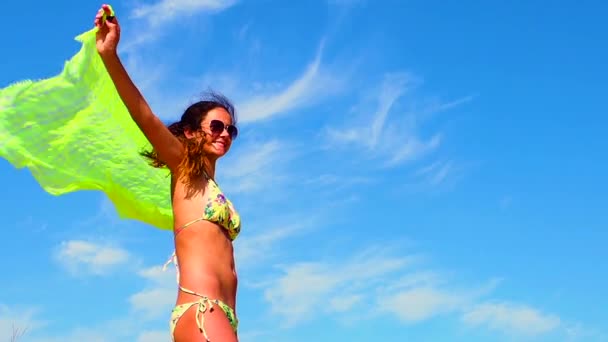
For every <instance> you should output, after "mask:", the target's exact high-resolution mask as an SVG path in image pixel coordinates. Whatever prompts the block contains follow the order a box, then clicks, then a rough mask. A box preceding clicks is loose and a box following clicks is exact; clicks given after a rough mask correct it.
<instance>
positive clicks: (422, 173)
mask: <svg viewBox="0 0 608 342" xmlns="http://www.w3.org/2000/svg"><path fill="white" fill-rule="evenodd" d="M453 169H454V164H453V162H452V161H436V162H434V163H432V164H430V165H428V166H425V167H423V168H421V169H419V170H417V171H416V176H419V177H423V178H424V179H425V180H426V182H427V183H429V184H430V185H433V186H436V185H439V184H441V183H443V182H444V181H445V180H446V178H447V177H448V176H449V175H450V173H451V172H452V171H453Z"/></svg>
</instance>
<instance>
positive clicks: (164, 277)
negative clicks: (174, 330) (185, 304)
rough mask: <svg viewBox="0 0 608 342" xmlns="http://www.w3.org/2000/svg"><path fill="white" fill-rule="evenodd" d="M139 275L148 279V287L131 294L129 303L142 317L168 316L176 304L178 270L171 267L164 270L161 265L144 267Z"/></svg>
mask: <svg viewBox="0 0 608 342" xmlns="http://www.w3.org/2000/svg"><path fill="white" fill-rule="evenodd" d="M138 275H139V276H140V277H142V278H144V279H145V280H147V282H148V284H147V287H146V288H144V289H143V290H141V291H139V292H137V293H135V294H133V295H131V296H130V297H129V303H130V304H131V309H132V310H134V311H135V312H137V315H143V317H141V318H142V319H153V318H157V317H161V316H166V315H167V312H170V311H171V309H172V308H173V306H174V305H175V298H176V296H177V293H176V286H177V285H176V271H175V270H174V269H171V268H167V269H166V270H163V267H161V266H153V267H149V268H145V269H142V270H140V271H139V272H138Z"/></svg>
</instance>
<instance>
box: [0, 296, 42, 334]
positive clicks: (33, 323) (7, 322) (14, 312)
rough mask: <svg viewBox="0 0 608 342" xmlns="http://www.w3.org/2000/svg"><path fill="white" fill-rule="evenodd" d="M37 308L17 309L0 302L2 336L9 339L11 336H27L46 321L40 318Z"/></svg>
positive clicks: (0, 332) (0, 331) (0, 330)
mask: <svg viewBox="0 0 608 342" xmlns="http://www.w3.org/2000/svg"><path fill="white" fill-rule="evenodd" d="M36 316H38V310H37V309H27V310H22V309H16V308H11V307H8V306H6V305H3V304H0V336H1V337H2V338H3V339H5V338H6V339H9V338H10V337H11V336H27V335H28V334H29V333H30V332H32V331H35V330H37V329H39V328H40V327H42V326H44V325H45V324H46V323H45V322H43V321H41V320H40V319H38V318H37V317H36Z"/></svg>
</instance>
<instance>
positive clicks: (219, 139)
mask: <svg viewBox="0 0 608 342" xmlns="http://www.w3.org/2000/svg"><path fill="white" fill-rule="evenodd" d="M201 129H202V130H203V132H204V133H205V134H203V135H202V139H203V144H204V145H203V150H204V151H205V153H206V154H207V155H208V156H209V157H211V158H213V157H215V159H217V158H220V157H222V156H223V155H225V154H226V153H228V150H230V145H232V140H233V139H234V138H236V135H237V129H236V127H235V126H232V118H231V117H230V114H228V112H227V111H226V110H225V109H224V108H221V107H217V108H214V109H212V110H210V111H209V112H208V113H207V115H206V116H205V118H204V119H203V122H201Z"/></svg>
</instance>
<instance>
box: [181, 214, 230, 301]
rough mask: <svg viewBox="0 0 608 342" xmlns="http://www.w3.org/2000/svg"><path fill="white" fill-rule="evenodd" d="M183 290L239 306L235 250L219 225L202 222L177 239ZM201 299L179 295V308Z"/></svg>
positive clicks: (189, 228)
mask: <svg viewBox="0 0 608 342" xmlns="http://www.w3.org/2000/svg"><path fill="white" fill-rule="evenodd" d="M175 254H176V256H177V260H178V263H179V272H180V280H179V282H180V286H182V287H184V288H186V289H188V290H191V291H194V292H196V293H199V294H201V295H204V296H207V297H209V298H210V299H219V300H221V301H223V302H224V303H226V304H228V305H229V306H230V307H232V308H235V306H236V290H237V275H236V269H235V265H234V249H233V246H232V242H231V241H230V239H229V238H228V234H227V233H226V232H225V231H224V230H223V229H222V228H221V227H220V226H218V225H217V224H215V223H213V222H209V221H199V222H196V223H194V224H192V225H190V226H188V227H187V228H186V229H184V230H183V231H181V232H180V233H179V234H178V235H177V236H176V237H175ZM199 299H200V298H199V297H197V296H194V295H191V294H188V293H185V292H183V291H178V296H177V305H179V304H183V303H187V302H193V301H197V300H199Z"/></svg>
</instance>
